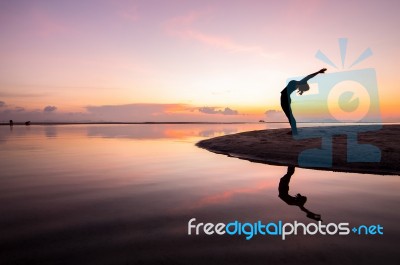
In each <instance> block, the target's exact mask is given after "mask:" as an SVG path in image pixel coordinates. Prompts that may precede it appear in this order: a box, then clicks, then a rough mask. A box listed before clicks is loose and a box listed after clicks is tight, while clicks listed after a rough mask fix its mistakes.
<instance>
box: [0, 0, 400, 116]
mask: <svg viewBox="0 0 400 265" xmlns="http://www.w3.org/2000/svg"><path fill="white" fill-rule="evenodd" d="M399 10H400V2H399V1H394V0H393V1H385V0H382V1H322V0H321V1H319V0H312V1H300V0H290V1H289V0H283V1H267V0H264V1H255V0H249V1H234V0H231V1H189V0H170V1H151V0H148V1H145V0H143V1H134V0H132V1H128V0H109V1H103V0H99V1H87V0H82V1H54V0H52V1H50V0H49V1H36V0H27V1H24V0H18V1H0V38H1V41H0V122H6V121H8V120H10V119H13V120H14V121H25V120H31V121H37V122H38V121H126V122H130V121H132V122H142V121H218V122H219V121H222V122H223V121H226V122H230V121H258V120H259V119H264V120H266V121H276V120H280V121H286V118H285V117H284V116H283V115H282V113H281V111H280V105H279V104H280V103H279V102H280V101H279V97H280V91H281V90H282V89H283V88H284V87H285V84H286V82H287V79H288V78H290V77H298V76H303V75H306V74H309V73H312V72H315V71H317V70H319V69H321V68H323V67H326V68H328V71H327V73H334V72H339V71H347V70H350V69H349V66H350V64H351V63H352V62H354V61H355V60H356V59H357V57H358V56H359V55H360V54H361V53H362V52H363V51H364V50H366V49H367V48H370V49H371V50H372V52H373V55H372V56H370V57H368V58H367V59H365V60H364V61H362V62H360V63H359V64H357V65H355V66H354V67H352V68H351V70H357V69H363V68H374V69H375V71H376V74H377V82H378V89H379V102H380V109H381V114H382V118H383V120H384V121H388V122H390V121H400V112H399V107H398V101H399V98H400V92H399V85H398V84H399V83H400V73H398V62H399V59H400V53H399V43H400V34H399V33H398V31H399V29H398V28H399V26H400V16H399V15H398V11H399ZM339 38H348V46H347V53H346V58H345V61H344V65H343V67H342V62H341V56H340V51H339V45H338V39H339ZM318 50H320V51H322V52H323V53H324V54H325V55H326V56H327V57H329V59H330V60H331V61H332V62H333V63H334V64H335V65H337V66H338V69H336V68H334V67H332V66H330V65H329V64H326V63H324V62H323V61H321V60H318V59H317V58H316V57H315V55H316V53H317V51H318ZM361 100H362V99H361Z"/></svg>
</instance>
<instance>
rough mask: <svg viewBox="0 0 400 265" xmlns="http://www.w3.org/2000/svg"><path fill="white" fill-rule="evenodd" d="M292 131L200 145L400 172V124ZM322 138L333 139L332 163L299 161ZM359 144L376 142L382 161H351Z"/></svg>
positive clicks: (259, 158)
mask: <svg viewBox="0 0 400 265" xmlns="http://www.w3.org/2000/svg"><path fill="white" fill-rule="evenodd" d="M289 131H290V129H275V130H259V131H249V132H243V133H237V134H232V135H226V136H220V137H215V138H211V139H207V140H203V141H200V142H199V143H197V146H199V147H201V148H204V149H207V150H209V151H211V152H214V153H219V154H225V155H228V156H232V157H237V158H240V159H246V160H249V161H252V162H259V163H265V164H271V165H282V166H289V165H293V166H299V167H304V168H314V169H321V170H331V171H339V172H357V173H372V174H381V175H384V174H388V175H400V137H399V136H400V125H384V126H380V125H359V126H327V127H308V128H300V129H299V136H296V137H293V136H292V135H290V134H288V132H289ZM348 135H353V136H355V138H356V141H350V142H349V140H348V139H349V138H350V137H348ZM323 141H325V143H324V144H325V149H326V143H328V145H329V144H330V143H332V148H331V150H332V152H331V157H332V165H331V166H330V167H320V166H318V165H315V166H313V165H309V166H304V165H301V164H300V165H299V159H298V158H299V154H300V153H302V152H303V151H305V150H307V149H314V150H317V149H321V146H322V143H323ZM359 144H361V145H364V146H366V145H365V144H367V145H372V146H375V147H376V148H375V150H376V153H378V156H379V150H380V161H379V162H376V161H375V162H348V159H347V157H348V149H349V150H355V148H357V147H358V146H359ZM328 149H330V146H328ZM359 153H360V154H359V156H360V157H359V158H360V160H363V156H364V155H365V156H366V157H368V154H366V152H365V151H363V149H360V152H359ZM315 154H316V155H315V156H316V157H313V158H312V159H316V160H318V159H319V157H318V152H316V153H315ZM375 155H376V154H375ZM366 160H368V159H366ZM311 164H312V163H311Z"/></svg>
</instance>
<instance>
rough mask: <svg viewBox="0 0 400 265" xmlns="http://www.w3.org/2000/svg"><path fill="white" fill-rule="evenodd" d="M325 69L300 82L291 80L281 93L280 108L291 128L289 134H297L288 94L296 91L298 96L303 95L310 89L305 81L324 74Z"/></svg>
mask: <svg viewBox="0 0 400 265" xmlns="http://www.w3.org/2000/svg"><path fill="white" fill-rule="evenodd" d="M325 71H326V68H323V69H321V70H319V71H318V72H315V73H313V74H310V75H308V76H306V77H304V78H303V79H301V80H300V81H296V80H291V81H290V82H289V83H288V84H287V86H286V87H285V88H284V89H283V90H282V92H281V107H282V110H283V112H285V114H286V117H287V118H288V119H289V123H290V127H291V128H292V131H291V134H294V135H296V134H297V127H296V120H295V119H294V117H293V113H292V108H291V107H290V103H291V102H292V100H291V99H290V94H292V93H293V91H295V90H296V89H298V90H299V94H300V95H303V93H304V92H305V91H307V90H309V89H310V86H309V85H308V84H307V81H308V80H310V79H311V78H313V77H314V76H316V75H317V74H323V73H325Z"/></svg>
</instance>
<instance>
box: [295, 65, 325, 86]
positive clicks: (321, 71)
mask: <svg viewBox="0 0 400 265" xmlns="http://www.w3.org/2000/svg"><path fill="white" fill-rule="evenodd" d="M325 71H326V68H322V69H321V70H319V71H318V72H315V73H312V74H310V75H308V76H306V77H304V78H303V79H301V80H300V82H301V83H306V82H307V81H308V80H310V79H311V78H313V77H314V76H316V75H317V74H323V73H325Z"/></svg>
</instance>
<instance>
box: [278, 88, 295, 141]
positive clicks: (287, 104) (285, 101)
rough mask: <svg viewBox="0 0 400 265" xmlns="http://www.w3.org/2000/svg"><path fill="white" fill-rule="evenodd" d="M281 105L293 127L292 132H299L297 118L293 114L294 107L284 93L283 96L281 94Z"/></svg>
mask: <svg viewBox="0 0 400 265" xmlns="http://www.w3.org/2000/svg"><path fill="white" fill-rule="evenodd" d="M281 107H282V110H283V112H284V113H285V115H286V117H287V118H288V120H289V123H290V127H291V128H292V133H293V134H297V124H296V120H295V118H294V116H293V113H292V108H291V107H290V102H289V99H288V98H287V96H285V95H284V94H282V96H281Z"/></svg>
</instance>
